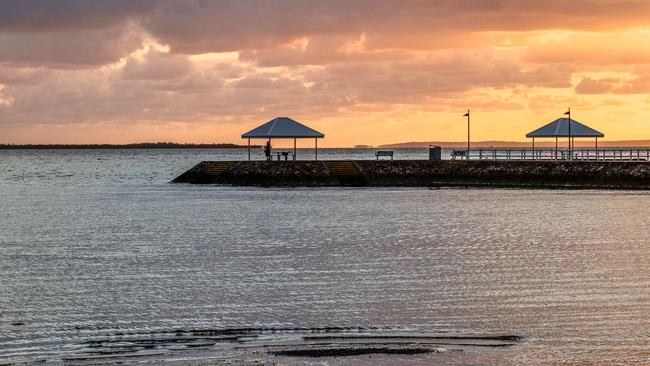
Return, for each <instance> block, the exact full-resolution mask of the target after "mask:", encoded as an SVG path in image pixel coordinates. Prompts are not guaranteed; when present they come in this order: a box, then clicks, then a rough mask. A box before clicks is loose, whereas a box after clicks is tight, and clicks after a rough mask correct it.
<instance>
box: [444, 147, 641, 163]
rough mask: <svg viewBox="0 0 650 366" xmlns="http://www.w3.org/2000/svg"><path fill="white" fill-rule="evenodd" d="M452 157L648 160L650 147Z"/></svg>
mask: <svg viewBox="0 0 650 366" xmlns="http://www.w3.org/2000/svg"><path fill="white" fill-rule="evenodd" d="M451 156H452V159H468V158H469V159H471V160H585V161H650V148H627V149H624V148H620V149H617V148H614V149H612V148H605V149H573V150H572V151H571V152H569V150H568V149H563V150H562V149H557V150H556V149H553V148H546V149H545V148H541V149H535V150H532V149H525V148H521V149H471V150H466V149H465V150H462V149H454V150H453V151H452V153H451Z"/></svg>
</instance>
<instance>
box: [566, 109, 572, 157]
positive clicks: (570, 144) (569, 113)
mask: <svg viewBox="0 0 650 366" xmlns="http://www.w3.org/2000/svg"><path fill="white" fill-rule="evenodd" d="M564 115H565V116H566V115H568V116H569V160H573V142H572V141H571V107H569V110H568V111H566V112H564Z"/></svg>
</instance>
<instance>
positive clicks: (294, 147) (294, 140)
mask: <svg viewBox="0 0 650 366" xmlns="http://www.w3.org/2000/svg"><path fill="white" fill-rule="evenodd" d="M293 160H296V138H295V137H294V138H293Z"/></svg>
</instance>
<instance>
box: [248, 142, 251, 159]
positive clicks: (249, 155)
mask: <svg viewBox="0 0 650 366" xmlns="http://www.w3.org/2000/svg"><path fill="white" fill-rule="evenodd" d="M248 161H251V139H248Z"/></svg>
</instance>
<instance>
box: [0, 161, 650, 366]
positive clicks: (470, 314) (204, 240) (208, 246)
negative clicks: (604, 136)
mask: <svg viewBox="0 0 650 366" xmlns="http://www.w3.org/2000/svg"><path fill="white" fill-rule="evenodd" d="M242 154H244V151H233V150H230V151H224V150H220V151H215V150H128V151H119V150H101V151H0V207H2V210H1V211H0V364H2V363H3V362H27V363H31V362H35V361H38V360H48V361H49V362H53V363H60V362H63V361H64V360H66V359H75V358H76V357H78V356H79V355H83V354H87V353H88V352H89V350H91V349H92V347H93V345H94V344H95V343H93V342H99V341H102V340H106V339H111V340H116V341H117V342H118V343H116V345H114V347H119V345H120V343H119V341H122V340H124V339H125V337H129V336H130V337H136V338H137V337H140V338H142V337H144V338H156V337H157V338H161V337H163V338H164V336H165V335H166V334H168V333H169V332H173V331H178V330H179V329H180V330H183V329H184V330H191V329H239V328H259V329H279V328H293V327H306V328H309V327H319V328H324V327H333V326H338V327H362V328H363V329H371V328H372V327H381V328H382V329H388V330H390V331H391V332H410V331H414V332H415V331H417V332H434V333H442V332H451V333H454V334H486V335H497V334H512V335H519V336H522V337H524V338H523V339H522V341H521V342H518V343H517V344H516V345H513V346H510V347H502V348H492V347H466V348H463V350H462V352H450V353H446V354H443V355H430V356H426V357H425V356H423V357H415V356H409V357H405V358H404V359H403V360H402V361H404V362H405V363H407V362H408V363H411V364H427V365H429V364H431V363H432V360H433V361H435V362H438V363H439V364H443V365H452V364H454V365H455V364H463V365H466V364H470V365H474V364H477V365H484V364H487V365H525V364H539V365H556V364H571V365H592V364H593V365H601V364H607V365H610V364H620V365H634V364H641V363H647V362H650V316H649V315H650V250H649V249H648V246H649V244H650V237H649V235H648V232H649V230H650V224H649V223H648V207H650V194H649V193H645V192H608V191H538V190H496V189H495V190H478V189H477V190H472V189H467V190H465V189H462V190H456V189H441V190H429V189H387V188H372V189H257V188H233V187H218V186H190V185H171V184H168V183H167V182H168V181H169V180H171V179H172V178H173V177H175V176H176V175H178V174H180V173H181V172H183V171H184V170H186V169H187V168H189V167H191V166H193V165H194V164H195V163H197V162H199V161H200V160H208V159H228V158H233V159H236V158H239V157H240V156H241V155H242ZM328 154H329V156H330V157H332V158H345V157H355V156H356V157H368V155H370V156H372V152H369V151H364V150H337V151H325V152H323V153H322V157H323V158H325V157H327V156H328ZM426 154H427V152H426V151H425V150H412V151H411V150H409V151H403V152H400V154H398V155H397V156H410V157H413V158H424V157H426ZM280 333H281V332H280ZM289 333H290V332H289ZM291 336H292V335H291V334H280V335H275V336H270V337H269V342H281V341H283V339H284V340H286V339H290V338H291ZM274 337H275V338H274ZM161 349H162V352H160V351H161ZM185 351H187V349H186V348H183V347H180V346H177V347H176V348H175V347H173V346H169V345H165V346H161V347H158V348H154V349H149V350H145V351H143V352H152V354H154V355H155V354H156V352H160V353H159V354H158V355H157V356H153V357H158V358H157V359H158V360H180V361H188V360H189V361H192V360H197V359H201V357H205V358H209V357H211V356H210V355H214V354H217V355H219V356H223V357H229V355H233V357H239V356H237V352H239V351H236V350H234V349H233V346H232V345H229V344H223V345H217V346H206V347H203V348H201V347H197V351H196V352H195V353H192V352H185ZM179 354H180V355H182V357H187V358H178V357H177V355H179ZM175 357H176V358H175ZM255 357H260V356H259V355H257V356H255ZM344 359H346V358H344ZM346 360H347V361H345V362H349V363H351V364H355V363H357V364H373V363H382V362H384V363H385V364H395V360H394V359H392V360H391V359H383V358H381V357H377V358H374V359H373V360H375V361H374V362H373V363H368V362H369V361H367V359H365V361H364V359H361V358H347V359H346ZM49 362H48V363H49ZM300 362H308V361H305V360H302V361H300ZM311 362H314V363H313V364H317V363H316V362H317V360H312V361H311ZM319 362H320V361H319ZM329 362H331V364H339V363H341V362H342V361H341V359H338V360H335V361H329ZM336 362H339V363H336ZM345 362H343V363H342V364H345ZM364 362H366V363H364Z"/></svg>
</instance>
